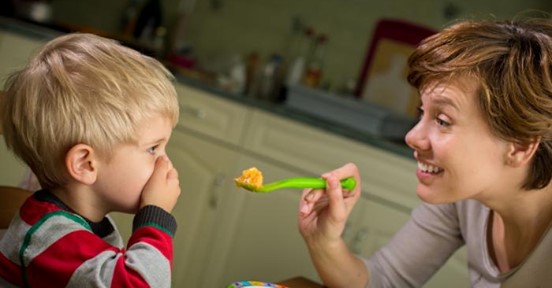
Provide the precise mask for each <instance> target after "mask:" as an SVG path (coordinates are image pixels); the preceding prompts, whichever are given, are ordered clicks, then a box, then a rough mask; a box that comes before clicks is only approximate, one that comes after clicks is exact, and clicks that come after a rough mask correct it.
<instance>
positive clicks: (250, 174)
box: [234, 167, 263, 191]
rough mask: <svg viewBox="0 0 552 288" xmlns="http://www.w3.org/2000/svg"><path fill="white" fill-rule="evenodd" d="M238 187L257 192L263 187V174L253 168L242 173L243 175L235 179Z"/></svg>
mask: <svg viewBox="0 0 552 288" xmlns="http://www.w3.org/2000/svg"><path fill="white" fill-rule="evenodd" d="M234 182H235V183H236V185H237V186H238V187H243V188H246V189H248V190H252V191H257V190H259V189H261V187H263V173H262V172H261V171H260V170H259V169H257V168H256V167H251V168H249V169H245V170H243V171H242V174H241V175H240V176H239V177H238V178H236V179H234Z"/></svg>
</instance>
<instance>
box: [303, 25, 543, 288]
mask: <svg viewBox="0 0 552 288" xmlns="http://www.w3.org/2000/svg"><path fill="white" fill-rule="evenodd" d="M408 80H409V82H410V83H411V84H412V85H413V86H414V87H416V88H417V89H418V90H419V91H420V95H421V103H422V104H421V107H420V112H421V113H420V114H421V116H420V119H419V122H418V123H417V125H416V126H415V127H414V128H413V129H412V130H411V131H410V132H409V133H408V134H407V135H406V143H407V144H408V145H409V146H410V147H411V148H412V149H413V150H414V158H415V159H416V161H417V162H418V169H417V171H416V176H417V177H418V182H419V183H418V186H417V187H416V193H417V195H418V197H419V198H420V199H421V200H423V202H424V203H423V204H422V205H421V206H420V207H417V208H416V209H415V210H414V211H413V213H412V218H411V220H410V221H408V222H407V224H406V225H405V226H404V227H403V228H402V229H401V230H400V231H399V232H398V233H397V234H396V235H395V237H393V239H392V240H391V241H390V242H389V243H388V244H387V245H385V246H384V247H382V248H381V249H380V250H379V251H377V252H376V253H375V254H374V255H372V257H370V258H369V259H361V258H360V257H357V256H355V255H353V254H351V252H349V250H348V248H347V246H346V244H345V242H344V241H343V240H342V239H341V237H340V235H341V233H342V231H343V229H344V225H345V222H346V219H347V217H348V216H349V213H350V212H351V209H352V207H353V206H354V204H355V203H356V202H357V200H358V199H359V197H360V187H357V188H356V189H355V190H354V191H352V192H351V193H343V191H342V190H341V188H340V186H339V185H338V181H339V179H341V178H344V177H349V176H353V177H355V178H357V182H358V183H360V177H359V173H358V170H357V168H356V166H355V165H353V164H348V165H345V166H344V167H341V168H339V169H336V170H334V171H331V172H329V173H326V174H324V175H323V177H324V178H325V179H326V180H327V182H328V188H327V189H326V191H323V190H305V191H304V192H303V197H302V199H301V207H300V215H299V226H300V231H301V234H302V236H303V238H304V239H305V242H306V243H307V246H308V248H309V252H310V254H311V257H312V259H313V263H314V265H315V267H316V269H317V271H318V273H319V275H320V277H321V279H322V280H323V281H324V283H325V284H326V285H327V286H328V287H420V286H422V285H423V284H424V283H425V282H426V281H427V280H428V279H429V278H431V276H432V275H433V274H434V273H435V272H436V271H437V270H438V269H439V268H440V267H441V266H442V265H443V264H444V263H445V262H446V261H447V259H448V257H450V256H451V255H452V254H453V253H454V252H455V251H456V250H457V249H458V248H460V247H461V246H463V245H466V247H467V253H468V262H469V265H468V267H467V268H468V269H469V272H470V273H469V274H470V281H471V285H472V287H499V286H501V287H536V286H538V285H540V286H542V285H543V284H546V283H552V273H550V271H549V268H548V267H549V266H550V264H551V263H552V232H551V231H550V230H549V227H550V224H551V222H552V186H551V185H550V181H551V177H552V22H551V21H550V20H548V19H525V20H518V21H487V20H483V21H463V22H459V23H456V24H454V25H452V26H450V27H448V28H446V29H444V30H443V31H441V32H440V33H437V34H435V35H433V36H431V37H429V38H427V39H426V40H424V41H423V42H422V43H421V44H420V45H419V46H418V47H417V49H416V50H415V52H414V53H413V54H412V55H411V57H410V59H409V75H408Z"/></svg>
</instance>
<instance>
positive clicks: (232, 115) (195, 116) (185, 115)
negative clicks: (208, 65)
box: [176, 83, 250, 145]
mask: <svg viewBox="0 0 552 288" xmlns="http://www.w3.org/2000/svg"><path fill="white" fill-rule="evenodd" d="M176 92H177V93H178V97H179V98H178V102H179V105H180V121H179V123H178V125H179V126H181V127H182V128H185V129H186V130H189V131H193V132H194V133H197V134H198V135H202V136H206V137H208V138H212V139H213V140H215V141H222V142H225V143H229V144H233V145H237V144H238V143H239V142H240V141H241V139H242V133H243V131H244V126H245V123H246V119H247V116H248V115H249V114H248V112H249V111H250V108H248V107H246V106H244V105H241V104H237V103H234V102H232V101H230V100H226V99H223V98H221V97H217V96H214V95H211V94H209V93H208V92H205V91H202V90H200V89H197V88H194V87H190V86H187V85H184V84H180V83H176Z"/></svg>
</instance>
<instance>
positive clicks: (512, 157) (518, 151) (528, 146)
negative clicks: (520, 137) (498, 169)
mask: <svg viewBox="0 0 552 288" xmlns="http://www.w3.org/2000/svg"><path fill="white" fill-rule="evenodd" d="M539 145H540V138H535V139H533V140H532V141H530V142H528V143H523V144H522V143H511V144H510V150H509V151H508V154H507V155H506V163H507V164H508V165H510V166H512V167H519V166H522V165H525V164H527V163H528V162H529V161H531V159H532V158H533V156H534V155H535V153H536V152H537V150H538V149H539Z"/></svg>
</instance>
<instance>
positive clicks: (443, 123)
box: [435, 117, 450, 127]
mask: <svg viewBox="0 0 552 288" xmlns="http://www.w3.org/2000/svg"><path fill="white" fill-rule="evenodd" d="M435 121H436V122H437V124H438V125H439V126H443V127H448V126H450V123H448V122H447V121H445V120H443V119H441V118H439V117H437V118H435Z"/></svg>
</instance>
